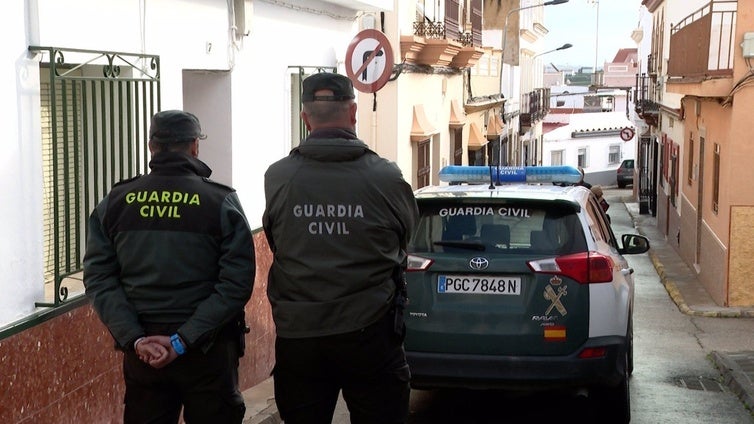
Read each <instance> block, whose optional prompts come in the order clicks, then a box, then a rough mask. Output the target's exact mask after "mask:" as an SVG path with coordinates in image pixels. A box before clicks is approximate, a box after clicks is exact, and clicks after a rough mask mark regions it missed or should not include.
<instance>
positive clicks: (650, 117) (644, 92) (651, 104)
mask: <svg viewBox="0 0 754 424" xmlns="http://www.w3.org/2000/svg"><path fill="white" fill-rule="evenodd" d="M652 82H653V79H652V78H651V77H650V76H647V75H646V74H641V76H639V75H637V76H636V102H635V110H636V114H637V115H639V117H640V118H641V119H643V120H644V121H645V122H646V123H647V124H649V125H651V126H656V125H657V122H658V121H657V118H658V115H659V113H660V105H659V104H658V103H657V102H656V101H655V100H654V99H653V98H652V95H651V94H652V93H650V90H649V89H650V87H651V86H650V84H651V83H652Z"/></svg>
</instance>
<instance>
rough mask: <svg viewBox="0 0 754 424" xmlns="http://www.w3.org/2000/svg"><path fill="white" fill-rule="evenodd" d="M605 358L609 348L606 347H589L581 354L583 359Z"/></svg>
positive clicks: (580, 356)
mask: <svg viewBox="0 0 754 424" xmlns="http://www.w3.org/2000/svg"><path fill="white" fill-rule="evenodd" d="M605 356H607V348H604V347H588V348H586V349H584V350H582V351H581V352H579V358H581V359H592V358H604V357H605Z"/></svg>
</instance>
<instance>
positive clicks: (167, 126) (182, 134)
mask: <svg viewBox="0 0 754 424" xmlns="http://www.w3.org/2000/svg"><path fill="white" fill-rule="evenodd" d="M196 138H199V139H205V138H207V136H206V135H204V134H202V127H201V125H200V124H199V119H198V118H197V117H196V116H194V114H192V113H188V112H184V111H182V110H163V111H162V112H157V113H155V114H154V116H152V125H151V127H150V129H149V139H150V140H153V141H155V142H158V143H178V142H181V141H191V140H194V139H196Z"/></svg>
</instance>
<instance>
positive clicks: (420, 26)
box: [414, 21, 445, 39]
mask: <svg viewBox="0 0 754 424" xmlns="http://www.w3.org/2000/svg"><path fill="white" fill-rule="evenodd" d="M414 35H417V36H419V37H426V38H437V39H441V38H445V22H434V21H430V22H414Z"/></svg>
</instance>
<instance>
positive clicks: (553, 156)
mask: <svg viewBox="0 0 754 424" xmlns="http://www.w3.org/2000/svg"><path fill="white" fill-rule="evenodd" d="M624 138H627V140H624ZM635 152H636V137H635V128H634V125H633V123H632V122H631V121H630V120H629V119H628V118H627V117H626V114H625V112H602V113H579V114H573V115H570V116H569V120H568V123H567V124H565V125H562V126H560V127H558V128H556V129H554V130H552V131H550V132H547V133H545V134H544V151H543V155H542V159H543V165H571V166H581V167H582V168H584V173H585V175H586V178H585V180H586V181H587V182H589V183H591V184H599V185H602V186H612V185H615V184H616V179H615V171H616V169H617V168H618V166H619V165H620V163H621V161H623V160H624V159H633V158H634V155H635Z"/></svg>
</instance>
